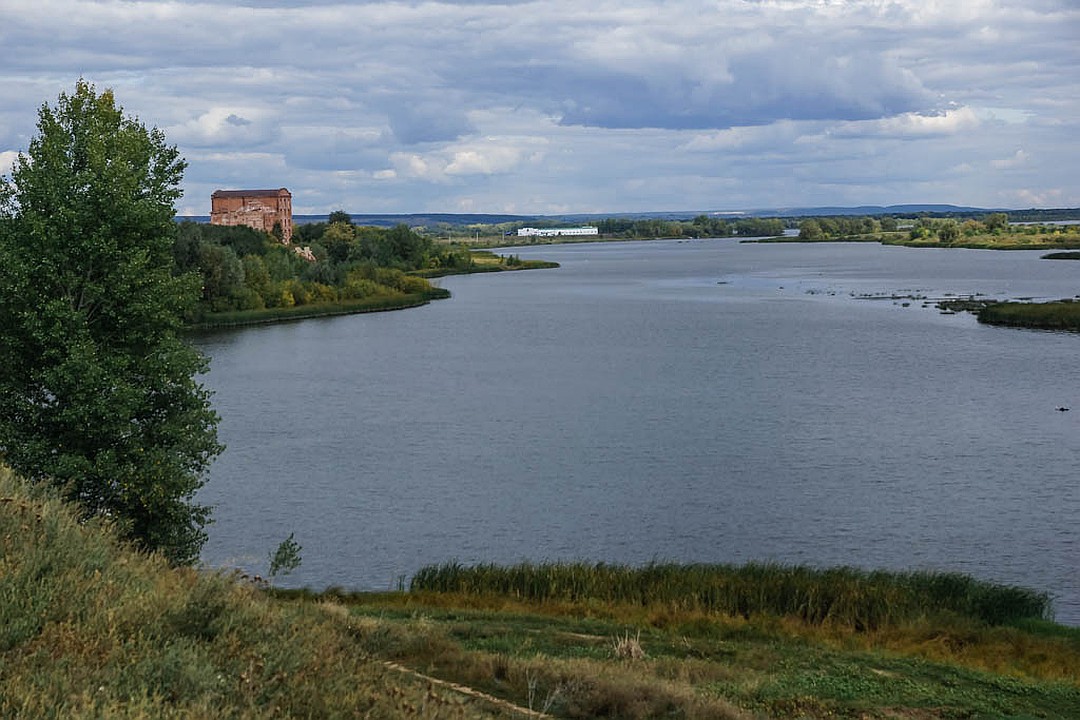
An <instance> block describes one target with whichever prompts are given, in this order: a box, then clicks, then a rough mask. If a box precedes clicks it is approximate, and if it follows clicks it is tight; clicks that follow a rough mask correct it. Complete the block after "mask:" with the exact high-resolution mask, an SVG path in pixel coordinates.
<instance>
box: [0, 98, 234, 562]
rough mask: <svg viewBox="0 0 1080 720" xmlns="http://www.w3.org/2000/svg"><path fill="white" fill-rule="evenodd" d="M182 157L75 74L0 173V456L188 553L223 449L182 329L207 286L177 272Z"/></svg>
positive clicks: (130, 530) (138, 532)
mask: <svg viewBox="0 0 1080 720" xmlns="http://www.w3.org/2000/svg"><path fill="white" fill-rule="evenodd" d="M185 165H186V163H185V162H184V161H183V159H181V158H180V155H179V153H178V152H177V150H176V148H175V147H172V146H169V145H167V144H166V142H165V138H164V135H163V134H162V133H161V131H159V130H157V129H156V128H155V129H150V130H148V129H147V128H146V127H145V126H144V125H142V124H141V123H140V122H139V121H138V120H137V119H136V118H132V117H128V116H125V115H124V113H123V110H122V108H120V107H118V106H117V105H116V104H115V101H114V99H113V94H112V92H111V91H109V90H105V91H104V92H101V93H98V92H97V91H96V90H95V88H94V86H93V85H91V84H89V83H87V82H85V81H82V80H80V81H79V82H78V84H77V85H76V87H75V91H74V92H73V93H72V94H70V95H68V94H61V95H60V97H59V100H58V102H57V104H56V105H55V106H54V107H50V106H49V105H48V104H46V105H43V106H42V107H41V109H40V111H39V114H38V134H37V135H36V136H35V137H34V138H33V139H32V141H31V143H30V147H29V149H28V151H27V153H26V154H20V156H19V157H18V158H17V160H16V161H15V165H14V168H13V170H12V173H11V178H10V180H5V179H2V178H0V322H2V325H3V328H2V331H0V457H2V459H3V460H4V461H5V462H6V463H7V464H8V465H10V466H11V467H12V468H14V469H15V470H16V471H18V472H19V473H20V474H22V475H23V476H24V477H27V478H28V479H30V480H33V481H37V482H44V483H50V484H53V485H55V486H57V487H58V488H59V489H60V490H61V491H62V493H63V494H64V495H65V496H66V497H67V498H69V499H71V500H75V501H77V502H78V503H80V505H81V506H82V508H83V509H84V511H85V512H86V513H87V514H91V515H103V516H107V517H109V518H112V519H113V520H115V521H116V522H117V523H118V524H119V525H120V527H121V528H122V529H123V531H124V532H125V533H126V534H127V536H128V537H130V538H131V539H132V540H133V541H134V542H135V543H137V544H138V545H139V546H141V547H143V548H145V549H147V550H158V551H161V552H162V553H164V554H165V555H166V556H167V557H169V558H170V559H171V560H172V561H174V562H177V563H188V562H191V561H193V560H195V559H196V558H197V557H198V553H199V550H200V548H201V547H202V544H203V542H204V541H205V539H206V534H205V531H204V527H205V525H206V524H207V522H208V521H209V509H208V508H206V507H204V506H201V505H199V504H197V503H196V502H195V493H196V491H197V490H198V489H199V488H200V487H201V486H202V485H203V484H204V482H205V474H206V470H207V468H208V466H209V463H210V462H211V461H212V459H213V458H214V457H215V456H216V455H217V454H218V453H219V452H220V451H221V446H220V445H219V444H218V442H217V432H216V428H217V416H216V414H215V413H214V411H213V409H212V408H211V407H210V397H209V392H208V391H207V390H206V389H205V388H204V387H203V386H202V385H201V384H200V383H199V382H197V380H196V375H197V374H199V373H200V372H203V371H205V369H206V360H205V358H203V357H202V356H201V355H200V354H199V353H198V352H197V351H196V350H195V349H194V348H192V347H191V346H190V345H189V344H188V343H186V342H185V341H184V340H183V339H182V338H181V337H180V336H179V334H178V333H179V330H180V328H181V320H180V318H181V314H182V312H183V311H184V310H185V308H187V307H188V306H189V305H190V304H191V303H193V302H195V301H196V300H197V298H198V295H199V287H198V279H197V277H195V276H194V275H191V274H188V275H179V276H178V275H176V274H174V272H173V268H174V259H173V243H174V241H175V238H176V225H175V222H174V217H173V216H174V208H173V203H174V202H175V201H176V200H177V199H178V198H179V196H180V194H181V193H180V190H179V183H180V180H181V177H182V174H183V171H184V168H185Z"/></svg>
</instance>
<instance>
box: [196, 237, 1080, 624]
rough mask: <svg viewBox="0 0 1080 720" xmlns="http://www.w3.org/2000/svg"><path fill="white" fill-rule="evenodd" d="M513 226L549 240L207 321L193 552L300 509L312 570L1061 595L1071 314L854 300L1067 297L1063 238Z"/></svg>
mask: <svg viewBox="0 0 1080 720" xmlns="http://www.w3.org/2000/svg"><path fill="white" fill-rule="evenodd" d="M513 252H517V253H519V254H521V255H522V256H524V257H535V258H542V259H550V260H556V261H558V262H560V263H562V268H560V269H558V270H549V271H533V272H525V273H503V274H498V275H474V276H464V277H455V278H447V279H445V280H444V281H443V285H444V286H445V287H447V288H449V289H450V290H451V291H452V292H453V298H452V299H450V300H446V301H440V302H436V303H433V304H431V305H429V306H426V307H424V308H419V309H415V310H408V311H402V312H393V313H380V314H372V315H354V316H347V317H339V318H329V319H321V320H308V321H304V322H300V323H291V324H283V325H274V326H267V327H261V328H249V329H244V330H239V331H233V332H227V333H217V334H213V335H206V336H203V337H201V338H200V340H199V343H200V345H201V347H202V349H203V350H204V351H205V352H207V353H208V354H209V355H210V356H211V372H210V374H209V375H208V376H207V378H206V381H207V384H208V385H209V386H210V387H212V388H213V389H214V390H215V393H216V394H215V406H216V407H217V409H218V412H219V413H220V414H221V416H222V422H221V427H220V432H221V437H222V439H223V441H224V442H225V443H227V445H228V450H227V451H226V452H225V453H224V454H223V455H222V456H221V457H220V458H219V459H218V461H217V462H216V463H215V465H214V467H213V469H212V472H211V479H210V483H209V484H208V485H207V487H206V488H204V491H203V492H202V495H201V499H202V500H203V501H204V502H208V503H211V504H213V505H215V506H216V510H215V514H214V517H215V520H216V522H215V524H214V525H213V526H211V528H210V541H209V543H208V544H207V546H206V549H205V552H204V559H205V560H206V561H207V562H208V563H210V564H213V565H229V566H240V567H246V568H250V569H254V570H255V571H257V572H259V571H264V570H265V566H266V556H267V554H268V553H269V552H270V550H272V549H273V548H274V547H276V545H277V543H278V542H280V541H281V540H282V539H284V538H285V537H286V536H287V535H288V534H289V533H290V532H295V533H296V538H297V540H298V541H299V542H300V543H301V545H302V546H303V558H304V561H303V565H302V566H301V568H300V569H299V570H298V571H297V572H296V573H294V574H293V575H292V576H291V577H290V578H289V580H288V583H290V584H298V585H310V586H314V587H324V586H327V585H340V586H344V587H349V588H359V589H385V588H390V587H396V585H397V583H398V580H399V578H400V577H401V576H408V575H410V574H411V573H413V572H414V571H415V570H416V569H418V568H419V567H421V566H423V565H425V564H429V563H437V562H443V561H447V560H458V561H461V562H465V563H472V562H481V561H483V562H488V561H493V562H505V563H509V562H517V561H520V560H523V559H530V560H555V559H585V560H590V561H595V560H604V561H613V562H628V563H642V562H648V561H650V560H654V559H655V560H673V561H686V562H691V561H692V562H744V561H747V560H776V561H782V562H793V563H805V564H811V565H834V564H849V565H858V566H863V567H870V568H878V567H884V568H895V569H899V568H905V569H907V568H936V569H948V570H960V571H963V572H968V573H971V574H974V575H976V576H978V577H982V578H986V579H991V580H998V581H1004V582H1010V583H1019V584H1024V585H1029V586H1032V587H1036V588H1038V589H1041V590H1046V591H1048V592H1051V593H1052V594H1054V595H1055V596H1056V598H1057V601H1056V606H1057V610H1058V619H1059V620H1060V621H1063V622H1068V623H1072V624H1080V571H1078V569H1077V566H1078V558H1080V542H1078V537H1080V527H1078V523H1077V521H1076V518H1077V517H1080V512H1078V511H1080V492H1078V489H1077V487H1078V480H1077V478H1078V477H1080V472H1078V470H1080V457H1078V455H1077V450H1078V446H1080V443H1078V439H1080V437H1078V431H1080V391H1078V389H1077V387H1076V382H1075V378H1076V377H1077V372H1078V370H1080V352H1078V351H1080V336H1078V335H1072V334H1061V333H1046V332H1031V331H1023V330H1014V329H1003V328H994V327H987V326H980V325H979V324H978V323H976V322H975V320H974V318H973V317H971V316H970V315H965V314H959V315H942V314H940V313H939V312H938V311H937V310H936V309H934V308H932V307H931V308H924V307H922V303H921V302H919V301H910V300H900V299H897V300H865V299H859V296H861V295H864V294H897V295H928V296H940V295H944V294H945V293H963V294H967V293H985V294H988V295H991V296H996V297H1028V296H1030V297H1040V298H1057V297H1067V296H1072V295H1074V294H1076V292H1078V291H1080V282H1078V281H1077V277H1076V273H1077V272H1078V271H1080V264H1078V263H1068V262H1060V261H1045V260H1039V257H1038V253H1029V252H1008V253H1006V252H993V251H976V250H927V249H910V248H900V247H881V246H878V245H831V244H827V245H797V244H796V245H786V244H784V245H748V244H740V243H738V242H736V241H733V240H707V241H691V242H670V241H668V242H649V243H614V244H588V245H563V246H550V247H543V248H521V249H515V250H513ZM904 302H908V303H909V305H908V306H907V307H905V306H904V305H903V303H904ZM1070 405H1073V406H1075V408H1074V411H1072V412H1059V411H1057V410H1056V408H1057V407H1059V406H1070Z"/></svg>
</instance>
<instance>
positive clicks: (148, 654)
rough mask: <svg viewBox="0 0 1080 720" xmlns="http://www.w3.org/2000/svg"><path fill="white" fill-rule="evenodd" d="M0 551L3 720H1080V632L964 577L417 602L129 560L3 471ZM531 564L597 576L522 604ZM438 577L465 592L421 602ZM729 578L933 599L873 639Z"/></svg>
mask: <svg viewBox="0 0 1080 720" xmlns="http://www.w3.org/2000/svg"><path fill="white" fill-rule="evenodd" d="M0 548H2V552H0V717H27V718H30V717H33V718H91V717H93V718H114V717H131V718H137V717H145V718H151V717H152V718H162V717H165V718H170V717H174V718H181V717H182V718H256V717H258V718H262V717H384V718H398V717H451V718H452V717H469V718H480V717H507V718H509V717H519V718H520V717H536V716H537V712H536V711H544V712H546V713H547V714H548V716H552V717H567V718H592V717H623V718H645V717H681V718H747V719H749V718H776V717H802V718H837V717H839V718H852V719H854V718H973V717H980V718H983V717H985V718H1005V717H1045V718H1067V717H1077V716H1078V715H1080V630H1077V629H1071V628H1065V627H1062V626H1059V625H1055V624H1053V623H1051V622H1047V621H1045V620H1040V619H1035V618H1037V617H1038V616H1039V615H1042V614H1045V611H1046V607H1045V598H1044V597H1043V596H1041V595H1039V594H1038V593H1033V592H1030V591H1026V590H1019V589H1014V588H1003V587H1000V586H995V585H990V584H986V583H980V582H978V581H974V580H970V579H966V578H962V577H961V576H951V575H949V576H926V577H922V576H920V577H918V578H915V577H913V576H910V575H909V574H903V573H901V574H878V573H859V572H857V571H848V570H836V571H818V572H816V573H815V572H812V571H807V573H808V574H805V576H803V574H802V573H800V572H796V573H789V572H788V570H787V569H784V568H778V567H775V566H749V567H748V568H737V567H733V568H723V569H716V568H711V569H709V568H705V567H703V566H675V565H665V566H657V565H654V566H649V567H646V568H639V569H634V568H618V567H617V566H611V567H610V569H611V570H612V572H610V573H609V572H608V571H607V568H608V567H609V566H596V565H591V566H585V565H562V566H554V565H552V566H531V567H532V569H531V570H530V569H529V568H528V567H526V566H518V567H512V568H504V569H501V570H500V569H498V568H493V567H490V566H485V567H484V568H481V569H480V570H479V571H478V572H476V573H474V574H473V575H472V576H470V574H469V573H470V572H472V571H471V570H470V569H468V568H463V567H461V566H456V565H450V566H440V567H439V568H432V569H431V570H429V571H426V572H422V573H420V574H418V575H417V577H416V578H414V581H413V587H414V588H415V589H414V590H412V591H410V592H397V593H383V594H373V593H356V594H349V593H344V592H337V591H327V592H323V593H317V594H313V593H309V592H306V591H288V592H286V591H267V590H266V589H264V588H262V587H260V586H254V585H252V584H250V583H249V582H247V581H244V580H242V579H240V578H238V577H235V576H228V575H223V574H214V573H207V572H198V571H195V570H190V569H180V570H178V569H174V568H170V567H168V566H167V565H165V564H164V563H163V562H162V561H161V560H160V559H158V558H156V557H147V556H144V555H139V554H136V553H134V552H132V551H130V550H129V549H127V548H125V547H123V546H122V545H121V544H120V543H118V542H117V541H116V539H115V538H114V536H113V534H112V532H111V530H110V528H109V527H108V526H107V525H105V524H102V523H100V522H80V521H79V520H78V519H77V518H75V517H74V516H73V515H72V513H71V512H70V509H69V508H68V507H67V506H65V505H63V504H62V503H60V502H59V501H57V500H55V499H52V498H50V497H48V496H46V495H44V494H42V493H40V492H39V491H37V490H31V489H28V488H27V487H26V486H25V485H24V484H23V483H22V482H21V481H19V480H18V479H16V478H14V477H12V476H11V475H10V473H8V472H7V471H5V470H2V469H0ZM536 568H548V572H547V575H548V577H549V579H550V580H558V581H559V582H562V581H564V580H567V579H568V578H567V577H566V576H564V574H563V573H564V572H566V571H571V572H574V573H577V574H579V575H580V574H582V573H585V574H586V575H587V577H586V578H584V580H583V581H577V584H576V585H573V587H574V588H575V589H573V590H572V591H571V592H564V591H560V590H558V586H555V585H552V584H550V583H549V584H548V585H547V588H548V589H547V590H544V591H541V592H536V591H533V592H531V593H526V592H523V591H522V589H523V588H526V587H530V586H531V587H534V588H538V587H540V586H541V585H542V583H539V582H537V581H536V580H535V578H534V576H535V573H534V572H533V570H535V569H536ZM598 568H599V569H598ZM470 577H471V578H472V579H469V580H468V581H467V582H465V581H466V579H468V578H470ZM436 578H441V580H439V582H442V583H444V584H446V583H450V584H453V583H457V584H458V585H459V587H458V588H457V589H456V590H454V591H452V592H451V591H444V590H439V591H436V590H420V589H419V588H420V586H422V585H424V584H427V583H432V582H433V581H434V580H435V579H436ZM500 578H501V579H500ZM718 578H726V580H725V581H724V582H732V583H737V584H738V583H741V587H742V588H743V590H744V591H745V593H746V594H747V595H748V596H751V597H753V596H757V597H760V598H765V597H768V596H770V595H773V594H776V591H777V589H778V588H780V587H783V586H784V585H785V584H788V583H795V584H801V585H803V586H804V587H806V588H810V587H816V588H818V591H820V592H824V593H827V594H831V593H835V592H836V591H835V590H834V589H832V588H830V587H829V585H828V582H826V581H827V580H828V579H829V578H835V579H837V581H838V583H837V584H838V586H839V587H840V588H841V589H844V588H847V589H846V590H845V591H844V592H848V593H849V594H850V593H851V592H852V591H853V587H854V586H859V585H860V583H868V582H871V581H873V580H875V578H876V582H877V584H878V585H882V586H884V587H889V586H892V585H894V584H896V583H899V584H901V585H908V586H913V587H916V588H922V589H919V590H917V591H916V594H917V595H920V597H921V599H920V600H919V604H920V606H921V607H922V608H923V610H922V611H920V612H915V613H913V614H912V615H911V616H910V618H909V619H904V620H901V619H899V615H898V614H896V613H892V614H889V615H888V616H887V617H884V616H883V617H882V619H881V621H880V623H878V624H877V625H876V626H875V627H870V626H866V627H864V629H862V630H859V629H857V628H856V626H855V625H853V624H852V623H851V622H849V621H848V620H845V619H842V617H841V616H836V617H832V616H829V615H826V617H824V618H818V619H814V618H807V617H804V615H805V613H803V612H801V611H799V610H798V609H796V610H795V611H794V612H779V611H776V610H772V609H769V607H770V604H771V601H766V602H764V603H762V604H761V605H760V606H759V608H760V609H752V610H750V611H749V612H747V613H736V614H734V615H733V614H731V613H729V612H727V611H725V610H722V609H720V610H718V609H716V608H710V607H708V606H707V605H706V603H705V602H704V601H703V600H701V591H702V588H707V587H711V586H712V585H714V584H715V583H716V581H717V579H718ZM770 578H771V579H770ZM815 578H816V579H815ZM506 579H513V582H511V583H510V584H509V585H507V584H506ZM850 583H854V586H852V585H850ZM927 583H928V585H927ZM447 587H449V585H447ZM755 587H757V588H758V589H757V590H755ZM515 588H517V589H515ZM650 588H651V589H650ZM949 588H951V590H950V589H949ZM854 589H855V590H857V587H855V588H854ZM864 589H865V588H864ZM643 591H644V592H647V593H648V594H647V595H643V594H642V593H643ZM866 592H867V593H869V594H873V591H871V590H866ZM781 594H784V593H781ZM856 594H857V592H856ZM954 594H956V595H959V596H960V597H962V598H964V600H963V601H962V602H960V603H959V604H958V603H956V602H955V601H954V599H953V598H952V596H953V595H954ZM688 597H694V598H697V599H695V600H693V601H690V600H687V598H688ZM846 602H847V603H848V604H854V605H858V604H859V603H860V602H861V601H860V600H859V599H858V598H857V597H854V596H852V597H851V598H850V599H849V600H848V601H846ZM939 604H943V605H944V606H945V607H939ZM957 606H958V607H959V609H957ZM984 606H990V607H1009V608H1014V609H1013V610H1010V611H1008V612H1007V613H1006V614H1009V615H1013V616H1024V617H1026V618H1027V619H1021V620H1016V619H1014V620H1011V621H1005V620H1004V619H1003V618H1002V617H1001V616H1000V612H999V611H994V612H991V617H992V618H994V619H995V622H999V621H1000V623H1002V624H995V623H992V622H988V621H987V620H986V619H984V614H985V608H984ZM864 625H866V624H865V623H864ZM530 708H531V709H532V712H530Z"/></svg>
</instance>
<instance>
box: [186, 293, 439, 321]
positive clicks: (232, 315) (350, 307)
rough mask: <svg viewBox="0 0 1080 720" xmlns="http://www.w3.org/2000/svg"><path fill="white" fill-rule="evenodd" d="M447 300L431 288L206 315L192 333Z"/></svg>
mask: <svg viewBox="0 0 1080 720" xmlns="http://www.w3.org/2000/svg"><path fill="white" fill-rule="evenodd" d="M448 297H450V291H449V290H444V289H443V288H432V289H431V290H429V291H427V292H422V293H409V294H399V295H379V296H375V297H369V298H363V299H360V300H348V301H339V302H327V303H311V304H307V305H294V306H292V307H276V308H266V309H263V310H233V311H230V312H219V313H208V314H206V315H205V316H204V317H203V318H202V319H201V320H200V321H199V322H196V323H192V324H191V325H189V328H190V329H192V330H213V329H218V328H229V327H240V326H243V325H262V324H266V323H276V322H285V321H290V320H305V319H307V318H315V317H329V316H332V315H352V314H355V313H366V312H383V311H386V310H404V309H406V308H413V307H419V306H421V305H426V304H428V303H429V302H431V301H432V300H440V299H443V298H448Z"/></svg>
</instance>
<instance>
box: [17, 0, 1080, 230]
mask: <svg viewBox="0 0 1080 720" xmlns="http://www.w3.org/2000/svg"><path fill="white" fill-rule="evenodd" d="M80 77H81V78H84V79H86V80H88V81H89V82H91V83H93V84H94V85H95V86H96V87H97V89H98V90H99V91H100V90H103V89H105V88H111V89H112V90H113V91H114V93H115V96H116V99H117V102H118V103H119V104H120V105H122V106H123V107H124V110H125V112H127V113H128V114H130V115H134V116H137V117H138V118H139V119H140V120H141V121H142V122H143V123H144V124H146V125H147V126H154V127H158V128H160V129H161V130H163V131H164V133H165V135H166V138H167V140H168V142H170V143H171V144H174V145H176V146H177V147H178V148H179V149H180V152H181V153H182V155H183V156H184V157H185V158H186V159H187V161H188V164H189V165H188V169H187V172H186V174H185V178H184V185H183V188H184V197H183V198H182V199H181V200H180V202H179V203H178V206H177V210H178V212H179V213H180V214H181V215H206V214H209V212H210V194H211V193H212V192H213V191H214V190H216V189H242V188H277V187H287V188H289V190H290V191H291V192H292V195H293V206H294V212H296V213H298V214H317V213H327V212H330V211H332V210H337V209H343V210H346V211H348V212H351V213H358V214H365V213H421V212H448V213H510V214H523V215H527V214H543V215H558V214H560V213H601V214H602V213H620V212H646V211H683V210H695V211H696V210H716V211H722V210H747V209H757V208H786V207H807V206H819V205H848V206H850V205H863V204H874V205H887V204H899V203H953V204H958V205H971V206H976V207H987V208H1028V207H1076V206H1080V0H1017V1H1014V2H1005V1H999V0H962V1H961V0H866V1H863V2H859V1H856V0H710V1H705V0H669V1H666V2H665V1H659V0H657V1H650V0H617V1H614V0H591V1H590V2H581V1H580V0H536V1H528V0H521V1H518V0H509V1H506V2H482V1H480V0H453V1H452V0H445V1H443V2H438V1H436V2H349V1H347V0H346V1H344V2H336V3H322V2H319V1H318V0H316V1H315V2H299V1H297V0H241V1H240V2H225V1H224V0H203V1H202V2H195V1H192V0H168V1H158V0H146V1H138V2H131V1H127V2H120V1H118V0H108V1H95V0H78V1H76V0H0V174H6V173H10V170H11V167H12V163H13V161H14V158H15V157H16V155H17V153H18V152H20V151H25V150H26V148H27V146H28V144H29V142H30V139H31V138H32V137H33V136H34V134H35V133H36V122H37V110H38V108H39V107H40V106H41V105H42V104H43V103H49V104H55V102H56V99H57V97H58V95H59V94H60V93H61V92H71V91H72V90H73V89H74V87H75V83H76V81H77V80H78V79H79V78H80Z"/></svg>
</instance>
